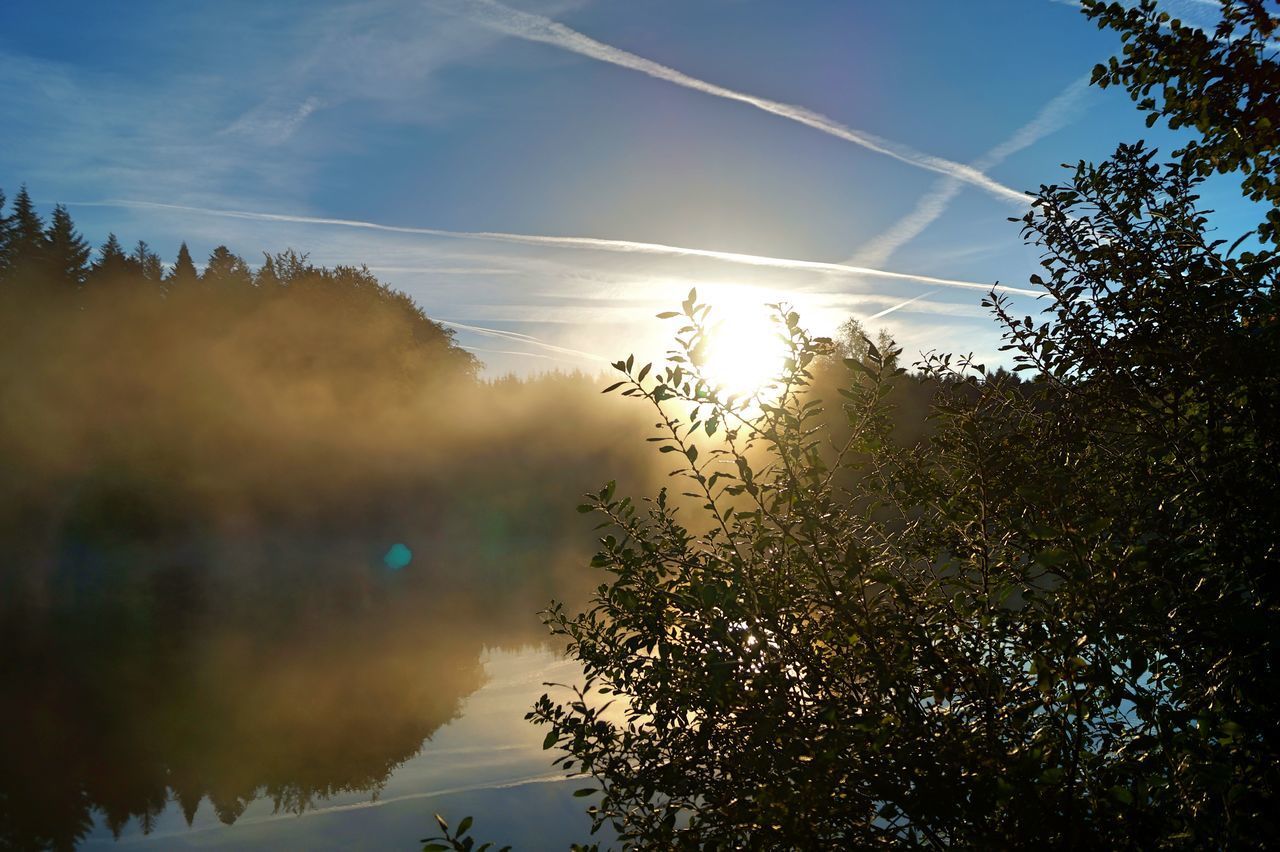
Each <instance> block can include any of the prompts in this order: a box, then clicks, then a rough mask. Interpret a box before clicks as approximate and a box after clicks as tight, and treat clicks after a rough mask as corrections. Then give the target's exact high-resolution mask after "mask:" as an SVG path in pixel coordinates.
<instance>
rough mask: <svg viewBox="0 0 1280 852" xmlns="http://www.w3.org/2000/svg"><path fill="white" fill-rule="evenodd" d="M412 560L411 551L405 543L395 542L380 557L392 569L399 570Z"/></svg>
mask: <svg viewBox="0 0 1280 852" xmlns="http://www.w3.org/2000/svg"><path fill="white" fill-rule="evenodd" d="M412 561H413V551H412V550H410V549H409V548H408V547H406V546H405V545H403V544H401V543H399V542H396V543H395V544H393V545H391V548H390V549H389V550H388V551H387V552H386V555H385V556H383V557H382V563H383V564H384V565H386V566H387V567H388V568H390V569H391V570H392V571H399V570H400V569H401V568H404V567H405V566H407V565H408V564H409V563H410V562H412Z"/></svg>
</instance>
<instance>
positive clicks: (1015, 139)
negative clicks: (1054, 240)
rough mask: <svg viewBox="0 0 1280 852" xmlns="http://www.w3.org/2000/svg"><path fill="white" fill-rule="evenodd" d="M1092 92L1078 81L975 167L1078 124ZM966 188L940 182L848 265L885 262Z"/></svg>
mask: <svg viewBox="0 0 1280 852" xmlns="http://www.w3.org/2000/svg"><path fill="white" fill-rule="evenodd" d="M1088 91H1089V78H1088V77H1087V76H1086V77H1081V78H1079V79H1077V80H1076V81H1075V82H1073V83H1072V84H1071V85H1069V86H1067V88H1065V89H1063V90H1062V91H1061V92H1060V93H1058V95H1057V96H1056V97H1054V98H1053V100H1051V101H1049V102H1048V103H1047V104H1045V105H1044V107H1043V108H1041V110H1040V112H1039V113H1037V114H1036V116H1035V118H1033V119H1031V121H1029V122H1027V123H1026V124H1024V125H1023V126H1022V127H1020V128H1018V130H1017V132H1015V133H1014V134H1013V135H1012V136H1010V137H1009V138H1008V139H1006V140H1005V141H1003V142H1001V143H1000V144H999V145H997V146H996V147H994V148H992V149H991V150H990V151H988V152H987V153H985V154H983V155H982V156H981V157H979V158H978V159H977V160H975V161H974V162H973V167H974V168H975V169H978V170H980V171H986V170H987V169H992V168H995V167H996V166H998V165H999V164H1000V163H1002V162H1004V161H1005V160H1006V159H1008V158H1009V157H1011V156H1013V155H1014V154H1016V153H1018V152H1019V151H1021V150H1023V149H1025V148H1029V147H1031V146H1032V145H1034V144H1035V143H1036V142H1039V141H1040V140H1041V139H1043V138H1044V137H1046V136H1048V135H1050V134H1051V133H1054V132H1056V131H1058V130H1061V129H1062V128H1063V127H1065V126H1067V125H1068V124H1070V123H1071V122H1073V121H1075V120H1076V118H1077V117H1078V116H1079V115H1080V113H1081V111H1082V108H1083V103H1084V100H1085V95H1086V94H1087V92H1088ZM963 186H964V184H963V183H961V182H960V181H959V180H957V179H956V178H954V177H946V178H943V179H941V180H939V181H938V182H937V183H935V184H934V185H933V186H932V187H931V188H930V190H929V192H928V193H926V194H925V195H924V196H922V197H921V198H920V200H919V202H917V203H916V206H915V208H914V209H912V210H911V212H910V213H908V214H907V215H906V216H904V217H902V218H901V219H899V220H898V221H897V222H895V223H893V224H892V225H891V226H889V227H888V228H886V229H885V230H884V231H882V232H881V233H880V234H878V235H877V236H875V237H873V238H872V239H871V240H869V241H868V242H867V244H866V245H864V246H863V247H862V248H860V249H859V250H858V251H857V252H856V253H855V254H854V255H853V256H852V257H850V258H849V260H848V261H847V262H848V263H855V264H869V265H878V264H881V263H884V262H885V261H887V260H888V259H889V258H890V257H891V256H892V255H893V253H894V252H895V251H897V250H898V249H899V248H901V247H902V246H903V245H905V244H907V243H909V242H911V241H912V240H914V239H915V238H916V237H918V236H919V235H920V234H921V233H922V232H923V231H924V229H925V228H927V227H929V226H930V225H931V224H933V222H934V221H936V220H937V219H938V217H940V216H941V215H942V214H943V213H945V212H946V210H947V208H948V207H949V206H950V205H951V202H952V200H954V199H955V197H956V196H957V195H958V194H959V193H960V189H961V188H962V187H963Z"/></svg>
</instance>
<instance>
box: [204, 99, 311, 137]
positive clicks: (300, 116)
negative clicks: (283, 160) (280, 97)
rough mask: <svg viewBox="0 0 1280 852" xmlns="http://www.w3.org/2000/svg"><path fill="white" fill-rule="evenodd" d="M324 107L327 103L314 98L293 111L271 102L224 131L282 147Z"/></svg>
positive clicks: (254, 110) (242, 117)
mask: <svg viewBox="0 0 1280 852" xmlns="http://www.w3.org/2000/svg"><path fill="white" fill-rule="evenodd" d="M322 106H324V101H322V100H320V98H318V97H316V96H314V95H312V96H311V97H309V98H306V99H305V100H303V101H302V103H300V104H296V105H295V106H293V107H291V108H290V107H288V106H284V105H281V104H278V103H274V102H271V101H268V102H265V103H261V104H259V105H258V106H256V107H254V108H253V109H251V110H249V111H247V112H245V113H244V114H243V115H241V116H240V117H239V118H237V119H236V120H235V121H234V122H232V123H231V124H230V125H229V126H228V127H226V128H225V129H224V130H223V131H222V132H223V133H225V134H230V135H233V136H246V137H248V138H250V139H254V140H256V141H259V142H263V143H266V144H268V145H279V144H280V143H282V142H284V141H286V140H287V139H288V138H289V137H290V136H292V135H293V133H294V131H295V130H297V129H298V127H299V126H301V124H302V122H304V121H306V120H307V116H309V115H311V114H312V113H313V112H315V111H316V110H318V109H320V108H321V107H322Z"/></svg>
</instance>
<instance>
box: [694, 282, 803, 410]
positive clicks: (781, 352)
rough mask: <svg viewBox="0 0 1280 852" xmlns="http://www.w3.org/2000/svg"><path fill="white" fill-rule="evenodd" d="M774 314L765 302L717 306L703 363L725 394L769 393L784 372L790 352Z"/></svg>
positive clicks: (704, 373) (703, 370) (741, 395)
mask: <svg viewBox="0 0 1280 852" xmlns="http://www.w3.org/2000/svg"><path fill="white" fill-rule="evenodd" d="M772 316H773V315H772V312H771V309H770V308H768V307H766V306H765V305H763V304H754V305H753V304H750V303H739V304H733V303H729V304H724V303H716V304H714V305H713V307H712V310H711V329H710V332H709V333H708V336H707V342H706V348H705V350H704V352H703V355H702V362H701V366H702V372H703V375H704V376H705V377H706V378H707V380H708V381H709V382H710V383H711V384H712V385H714V386H716V387H718V388H719V390H720V391H721V393H722V394H724V395H725V396H728V395H733V396H737V397H752V396H756V395H766V396H767V395H768V391H769V388H770V385H771V384H773V382H774V380H775V379H777V378H778V376H779V374H780V373H781V372H782V368H783V365H784V364H785V362H786V359H787V355H788V351H787V346H786V344H785V343H784V342H783V341H782V339H781V338H780V337H779V327H778V325H777V323H776V322H774V320H773V318H772Z"/></svg>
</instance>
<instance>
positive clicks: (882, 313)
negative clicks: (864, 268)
mask: <svg viewBox="0 0 1280 852" xmlns="http://www.w3.org/2000/svg"><path fill="white" fill-rule="evenodd" d="M936 292H938V291H937V290H930V291H929V292H928V293H921V294H920V295H919V296H912V297H911V298H910V299H907V300H906V301H905V302H899V303H898V304H896V305H890V306H889V307H887V308H885V309H884V310H883V311H880V312H879V313H876V314H872V315H871V316H869V317H867V322H871V321H872V320H877V319H880V317H882V316H885V315H887V314H891V313H893V312H894V311H896V310H898V308H905V307H906V306H907V305H909V304H911V303H912V302H918V301H920V300H921V299H923V298H924V297H925V296H932V295H933V294H934V293H936Z"/></svg>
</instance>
